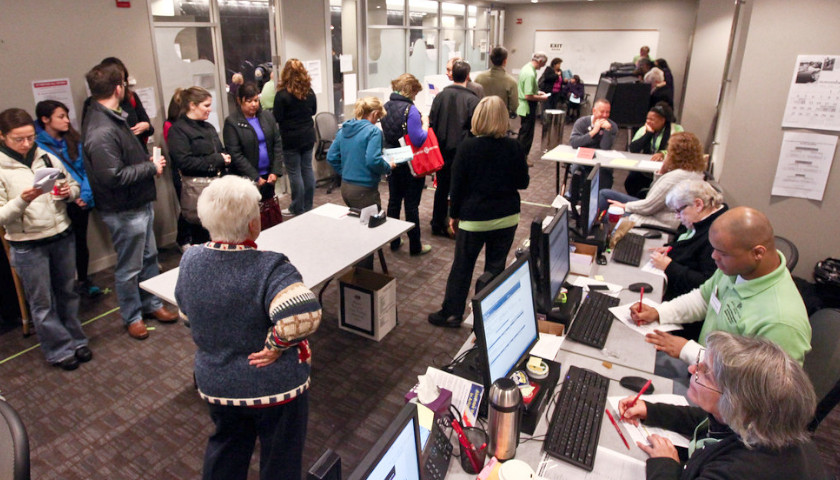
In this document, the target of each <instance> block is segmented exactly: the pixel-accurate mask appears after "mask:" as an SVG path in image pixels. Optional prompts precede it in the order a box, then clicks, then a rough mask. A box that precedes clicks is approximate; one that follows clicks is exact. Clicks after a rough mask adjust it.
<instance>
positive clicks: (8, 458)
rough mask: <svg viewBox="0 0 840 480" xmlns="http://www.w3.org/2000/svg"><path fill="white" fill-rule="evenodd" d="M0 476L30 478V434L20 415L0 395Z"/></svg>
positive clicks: (15, 478)
mask: <svg viewBox="0 0 840 480" xmlns="http://www.w3.org/2000/svg"><path fill="white" fill-rule="evenodd" d="M0 478H4V479H6V478H8V479H12V480H29V478H30V476H29V436H28V435H27V434H26V427H24V426H23V421H21V419H20V416H19V415H18V413H17V411H15V409H14V408H12V406H11V405H9V404H8V403H6V400H5V399H4V398H3V397H0Z"/></svg>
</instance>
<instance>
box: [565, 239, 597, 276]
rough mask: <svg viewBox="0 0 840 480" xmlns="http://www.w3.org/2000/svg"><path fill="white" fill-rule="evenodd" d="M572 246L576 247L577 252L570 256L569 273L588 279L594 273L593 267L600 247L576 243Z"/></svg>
mask: <svg viewBox="0 0 840 480" xmlns="http://www.w3.org/2000/svg"><path fill="white" fill-rule="evenodd" d="M572 245H574V246H575V251H574V253H572V254H570V255H569V263H570V266H569V272H570V273H572V274H574V275H582V276H584V277H588V276H589V275H590V274H591V273H592V265H593V264H594V263H595V258H597V256H598V247H597V246H596V245H588V244H586V243H579V242H574V243H572Z"/></svg>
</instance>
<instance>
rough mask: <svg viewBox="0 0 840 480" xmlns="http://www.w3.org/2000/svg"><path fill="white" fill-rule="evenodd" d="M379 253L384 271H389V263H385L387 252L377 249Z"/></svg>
mask: <svg viewBox="0 0 840 480" xmlns="http://www.w3.org/2000/svg"><path fill="white" fill-rule="evenodd" d="M376 253H378V254H379V264H380V265H381V266H382V273H385V274H387V273H388V265H387V264H386V263H385V253H383V252H382V249H381V248H380V249H379V250H377V251H376Z"/></svg>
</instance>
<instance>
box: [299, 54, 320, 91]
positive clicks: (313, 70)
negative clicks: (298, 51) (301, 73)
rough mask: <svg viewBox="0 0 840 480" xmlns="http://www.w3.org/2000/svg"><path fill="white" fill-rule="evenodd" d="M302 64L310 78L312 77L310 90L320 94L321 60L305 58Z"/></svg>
mask: <svg viewBox="0 0 840 480" xmlns="http://www.w3.org/2000/svg"><path fill="white" fill-rule="evenodd" d="M303 66H304V67H305V68H306V71H307V72H308V73H309V76H310V78H312V91H313V92H315V94H316V95H317V94H320V93H321V92H322V85H321V61H320V60H307V61H305V62H303Z"/></svg>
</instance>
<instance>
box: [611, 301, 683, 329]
mask: <svg viewBox="0 0 840 480" xmlns="http://www.w3.org/2000/svg"><path fill="white" fill-rule="evenodd" d="M636 303H638V302H633V303H628V304H625V305H619V306H617V307H612V308H610V313H612V314H613V315H614V316H615V318H617V319H619V320H620V321H621V323H623V324H625V325H627V326H628V327H630V329H631V330H633V331H634V332H636V333H640V334H642V335H647V334H648V333H653V331H654V330H659V331H660V332H672V331H674V330H682V327H681V326H679V325H673V324H670V325H662V324H660V323H659V322H653V323H647V324H644V325H636V323H635V322H634V321H633V320H632V319H631V318H630V307H632V306H633V305H635V304H636ZM642 303H644V304H645V305H648V306H651V307H653V308H656V307H658V306H659V304H658V303H656V302H654V301H653V300H649V299H647V298H646V299H644V300H643V301H642Z"/></svg>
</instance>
